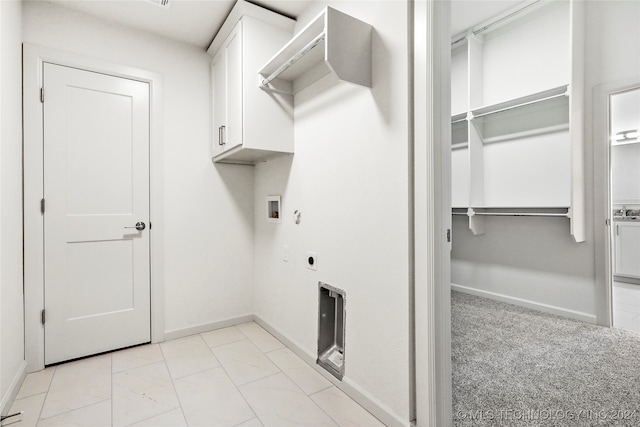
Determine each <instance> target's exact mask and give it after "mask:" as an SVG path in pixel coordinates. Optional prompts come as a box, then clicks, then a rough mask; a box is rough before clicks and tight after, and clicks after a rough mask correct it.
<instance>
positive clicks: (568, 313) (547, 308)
mask: <svg viewBox="0 0 640 427" xmlns="http://www.w3.org/2000/svg"><path fill="white" fill-rule="evenodd" d="M451 290H452V291H460V292H464V293H466V294H470V295H475V296H479V297H484V298H488V299H492V300H496V301H501V302H506V303H508V304H513V305H519V306H521V307H526V308H531V309H533V310H538V311H542V312H545V313H550V314H555V315H557V316H563V317H568V318H569V319H574V320H580V321H582V322H586V323H592V324H594V325H595V324H597V319H596V316H595V315H592V314H589V313H583V312H581V311H575V310H569V309H566V308H562V307H557V306H554V305H548V304H542V303H538V302H535V301H530V300H526V299H522V298H516V297H510V296H508V295H504V294H498V293H495V292H489V291H484V290H482V289H476V288H470V287H468V286H463V285H456V284H455V283H452V284H451Z"/></svg>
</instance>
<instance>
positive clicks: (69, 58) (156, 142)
mask: <svg viewBox="0 0 640 427" xmlns="http://www.w3.org/2000/svg"><path fill="white" fill-rule="evenodd" d="M45 62H49V63H53V64H57V65H62V66H67V67H72V68H78V69H82V70H86V71H93V72H98V73H102V74H108V75H111V76H115V77H123V78H127V79H131V80H137V81H141V82H145V83H148V84H149V119H150V122H149V138H150V141H149V167H150V172H149V173H150V176H149V187H150V198H149V222H150V223H152V224H153V228H150V230H149V242H150V243H149V246H150V247H149V251H150V253H149V255H150V281H151V282H150V288H151V318H150V322H151V341H152V342H154V343H156V342H162V341H164V272H163V268H162V265H163V259H164V250H163V248H164V244H163V243H164V232H163V231H164V229H163V223H164V210H163V194H164V192H163V180H162V165H163V141H162V76H161V75H160V74H158V73H154V72H151V71H148V70H142V69H139V68H133V67H128V66H124V65H120V64H115V63H111V62H106V61H102V60H98V59H93V58H88V57H84V56H81V55H76V54H72V53H68V52H64V51H60V50H57V49H51V48H47V47H43V46H38V45H34V44H29V43H24V44H23V55H22V63H23V71H22V73H23V74H22V83H23V95H22V96H23V101H22V102H23V132H24V141H23V175H24V189H23V218H24V305H25V307H24V315H25V319H24V320H25V359H26V361H27V372H35V371H38V370H41V369H44V366H45V365H44V351H45V346H44V344H45V343H44V327H43V325H42V323H41V320H40V319H41V312H42V310H43V309H44V241H43V240H44V221H43V217H42V214H41V212H40V200H41V199H42V198H43V194H44V186H43V179H44V178H43V175H44V174H43V168H44V153H43V148H44V147H43V142H44V131H43V129H44V123H43V119H44V118H43V104H42V103H41V102H40V88H41V87H42V85H43V75H42V73H43V63H45Z"/></svg>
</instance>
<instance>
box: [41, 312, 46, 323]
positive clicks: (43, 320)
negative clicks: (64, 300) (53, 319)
mask: <svg viewBox="0 0 640 427" xmlns="http://www.w3.org/2000/svg"><path fill="white" fill-rule="evenodd" d="M45 320H46V318H45V314H44V309H43V310H42V312H41V313H40V321H41V322H42V324H43V325H44V322H45Z"/></svg>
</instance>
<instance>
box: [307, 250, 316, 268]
mask: <svg viewBox="0 0 640 427" xmlns="http://www.w3.org/2000/svg"><path fill="white" fill-rule="evenodd" d="M307 268H308V269H309V270H317V269H318V254H317V253H315V252H307Z"/></svg>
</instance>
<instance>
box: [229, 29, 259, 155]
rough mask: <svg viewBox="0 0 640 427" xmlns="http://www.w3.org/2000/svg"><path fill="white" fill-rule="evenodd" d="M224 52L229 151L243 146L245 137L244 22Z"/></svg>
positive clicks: (234, 33)
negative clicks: (243, 115)
mask: <svg viewBox="0 0 640 427" xmlns="http://www.w3.org/2000/svg"><path fill="white" fill-rule="evenodd" d="M224 50H225V57H226V61H225V62H226V74H227V93H226V97H227V123H226V133H225V141H224V143H225V144H224V150H229V149H231V148H234V147H237V146H238V145H241V144H242V136H243V132H242V126H243V123H242V104H243V101H242V100H243V94H242V21H240V22H238V23H237V24H236V27H235V28H234V30H233V31H232V32H231V34H230V35H229V37H228V38H227V41H226V42H225V44H224ZM256 81H257V77H256ZM256 84H257V83H256Z"/></svg>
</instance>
